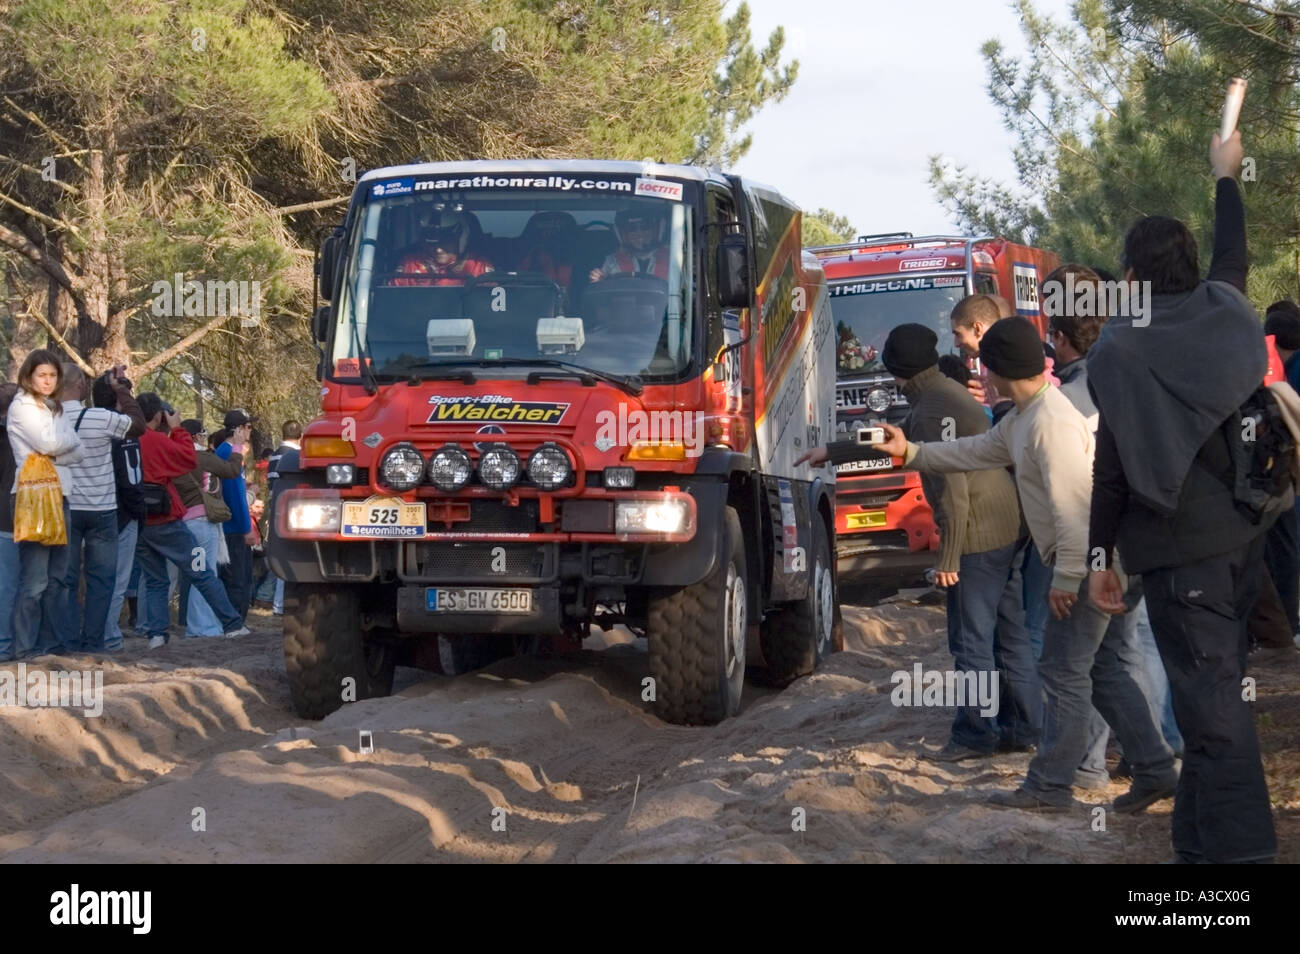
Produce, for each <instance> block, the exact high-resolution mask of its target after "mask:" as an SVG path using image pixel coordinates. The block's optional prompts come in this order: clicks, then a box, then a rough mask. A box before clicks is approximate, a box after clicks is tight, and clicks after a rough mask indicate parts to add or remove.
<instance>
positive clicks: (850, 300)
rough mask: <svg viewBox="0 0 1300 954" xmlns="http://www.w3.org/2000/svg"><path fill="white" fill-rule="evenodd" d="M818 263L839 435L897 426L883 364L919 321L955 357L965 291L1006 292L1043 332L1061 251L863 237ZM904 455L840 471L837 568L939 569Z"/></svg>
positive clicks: (912, 572) (944, 238)
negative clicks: (953, 320)
mask: <svg viewBox="0 0 1300 954" xmlns="http://www.w3.org/2000/svg"><path fill="white" fill-rule="evenodd" d="M808 251H810V252H812V253H813V254H814V255H816V256H817V258H819V259H820V260H821V263H822V267H823V268H824V269H825V271H826V280H827V285H828V287H829V290H830V301H831V313H832V315H833V317H834V320H835V337H836V375H837V380H836V401H835V405H836V422H835V431H836V433H835V439H837V440H845V439H849V438H851V437H852V436H853V435H854V433H855V432H856V431H857V430H858V429H859V428H861V427H865V426H866V423H867V421H869V420H873V419H874V420H879V419H883V420H886V421H889V422H890V423H891V424H898V423H900V422H901V421H902V420H903V418H904V417H906V416H907V411H908V405H907V399H906V398H904V397H903V394H902V391H901V389H900V388H898V387H897V386H896V385H895V382H894V376H893V375H892V374H890V373H889V372H888V371H887V370H886V369H885V366H884V364H883V363H882V361H881V359H880V352H881V351H882V350H883V349H884V346H885V339H886V338H887V337H888V336H889V332H890V331H891V330H892V329H893V328H894V327H895V326H896V325H901V324H907V323H911V322H915V323H918V324H923V325H925V326H927V327H929V328H933V329H934V331H935V333H936V334H938V336H939V354H940V355H943V354H950V353H953V354H955V353H957V349H956V346H955V345H954V343H953V336H952V328H951V325H950V323H949V316H950V314H951V313H952V309H953V306H955V305H956V304H957V302H959V301H960V300H961V299H962V298H965V297H966V296H967V295H974V294H992V295H1000V296H1002V297H1003V298H1005V299H1006V300H1007V301H1008V302H1009V303H1010V304H1012V305H1013V306H1014V308H1015V310H1016V312H1017V314H1021V315H1024V316H1025V317H1027V318H1029V319H1030V320H1032V321H1033V322H1034V323H1035V324H1037V325H1038V328H1039V331H1040V333H1042V334H1043V335H1044V337H1045V336H1046V324H1045V321H1044V319H1043V316H1042V311H1041V309H1040V308H1039V301H1038V288H1039V283H1040V282H1041V281H1042V280H1043V279H1044V278H1046V277H1047V275H1048V274H1049V273H1050V272H1051V271H1052V269H1054V268H1056V266H1057V264H1059V260H1058V258H1057V256H1056V255H1054V254H1053V253H1051V252H1046V251H1043V250H1042V249H1037V248H1030V247H1028V246H1024V245H1016V244H1015V243H1013V242H1008V241H1007V240H1006V239H1001V238H991V237H984V238H974V237H964V236H956V235H927V236H921V237H915V236H913V235H912V234H911V233H910V232H894V233H887V234H883V235H864V236H862V237H861V238H859V239H858V241H856V242H848V243H845V244H843V245H830V246H822V247H817V248H811V249H808ZM900 464H901V461H899V460H898V459H896V458H895V459H893V460H889V459H882V460H878V461H856V462H853V463H849V464H842V465H840V466H839V467H838V472H839V473H838V476H837V478H836V508H835V549H836V556H837V560H838V564H839V569H840V572H842V573H853V574H855V575H861V576H878V577H897V578H899V579H905V578H910V577H912V576H916V575H918V574H919V573H920V572H921V571H923V570H925V569H928V568H930V567H933V566H934V561H935V558H936V551H937V550H938V549H939V531H938V528H937V527H936V526H935V523H934V515H933V512H932V511H931V509H930V506H929V504H927V503H926V501H925V495H924V494H923V493H922V492H921V480H920V476H919V475H918V474H917V473H916V472H915V471H908V470H903V469H901V467H900V466H899V465H900Z"/></svg>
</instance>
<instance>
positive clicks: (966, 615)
mask: <svg viewBox="0 0 1300 954" xmlns="http://www.w3.org/2000/svg"><path fill="white" fill-rule="evenodd" d="M1022 546H1023V544H1019V543H1009V544H1007V545H1006V546H1005V547H999V548H998V549H996V550H986V551H984V552H983V553H967V554H963V555H962V558H961V568H960V569H959V570H958V577H957V580H958V582H957V585H956V586H950V587H949V588H948V649H949V651H950V652H951V653H952V656H953V667H954V669H956V670H957V671H959V672H994V671H996V672H997V673H998V711H997V715H996V716H982V715H980V707H979V706H978V705H974V706H961V707H959V708H958V710H957V715H956V717H955V718H954V719H953V724H952V740H953V741H954V742H956V743H957V744H958V745H964V746H966V747H968V748H972V749H977V750H979V751H981V752H992V751H994V750H995V749H997V747H998V745H999V744H1003V745H1008V746H1023V745H1033V744H1034V743H1035V742H1037V741H1038V734H1039V729H1040V727H1041V725H1042V689H1041V687H1040V686H1039V683H1038V673H1037V670H1036V667H1035V666H1034V657H1033V653H1032V650H1031V649H1030V646H1029V634H1028V633H1027V632H1026V631H1025V626H1024V605H1023V602H1022V601H1023V599H1024V595H1023V592H1024V591H1023V588H1022V584H1021V578H1020V562H1021V559H1022V556H1023V550H1022Z"/></svg>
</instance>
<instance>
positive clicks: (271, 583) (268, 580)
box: [253, 560, 275, 603]
mask: <svg viewBox="0 0 1300 954" xmlns="http://www.w3.org/2000/svg"><path fill="white" fill-rule="evenodd" d="M262 568H263V570H264V572H263V573H262V578H261V579H259V580H258V581H257V583H256V585H254V587H253V599H255V600H263V601H264V602H267V603H274V602H275V574H274V573H272V572H271V568H270V567H269V566H267V564H266V561H265V560H263V561H262Z"/></svg>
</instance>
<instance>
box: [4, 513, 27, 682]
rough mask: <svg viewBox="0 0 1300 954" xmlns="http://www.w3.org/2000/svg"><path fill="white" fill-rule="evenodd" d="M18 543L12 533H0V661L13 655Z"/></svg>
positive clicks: (18, 565) (20, 567)
mask: <svg viewBox="0 0 1300 954" xmlns="http://www.w3.org/2000/svg"><path fill="white" fill-rule="evenodd" d="M21 573H22V566H21V564H20V563H19V562H18V544H16V543H14V535H13V534H12V533H0V662H7V661H8V660H10V659H12V658H13V655H14V604H16V603H17V602H18V580H19V577H20V575H21Z"/></svg>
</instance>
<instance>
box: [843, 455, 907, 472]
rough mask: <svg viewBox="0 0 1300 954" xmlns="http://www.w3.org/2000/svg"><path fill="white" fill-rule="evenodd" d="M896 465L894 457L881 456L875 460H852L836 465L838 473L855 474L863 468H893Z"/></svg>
mask: <svg viewBox="0 0 1300 954" xmlns="http://www.w3.org/2000/svg"><path fill="white" fill-rule="evenodd" d="M893 467H894V458H892V457H881V458H878V459H873V460H851V461H848V462H847V463H844V464H836V465H835V473H837V474H854V473H857V472H859V471H863V470H892V469H893Z"/></svg>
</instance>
